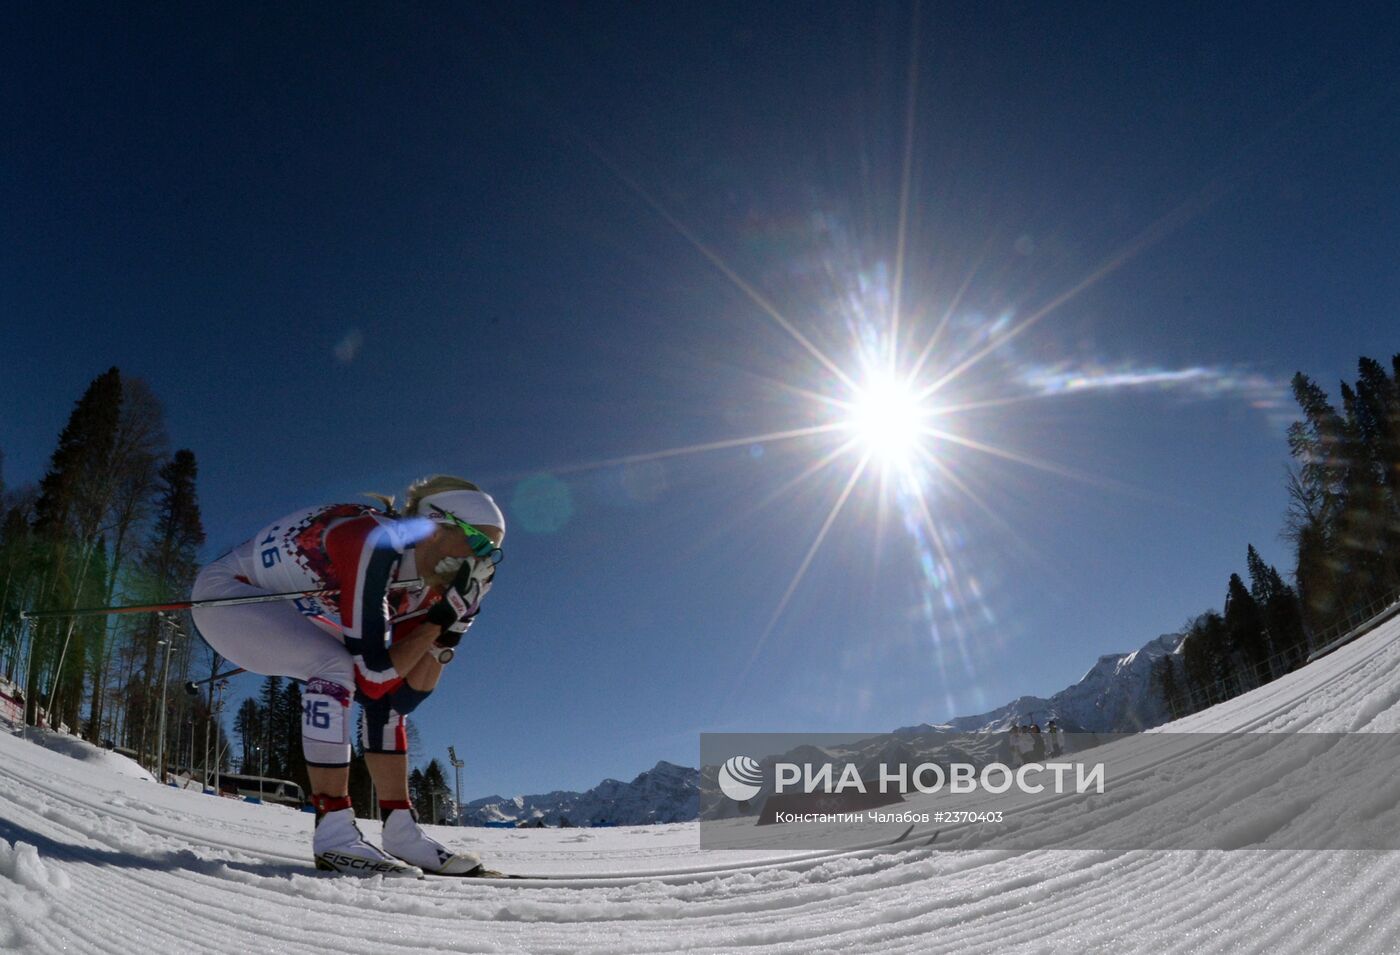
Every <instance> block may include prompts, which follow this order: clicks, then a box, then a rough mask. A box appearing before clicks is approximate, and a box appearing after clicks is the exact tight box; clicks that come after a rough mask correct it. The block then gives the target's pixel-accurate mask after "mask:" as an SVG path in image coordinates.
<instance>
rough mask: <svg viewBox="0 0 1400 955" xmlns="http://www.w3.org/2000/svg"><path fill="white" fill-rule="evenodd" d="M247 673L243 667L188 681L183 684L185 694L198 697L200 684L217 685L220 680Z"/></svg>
mask: <svg viewBox="0 0 1400 955" xmlns="http://www.w3.org/2000/svg"><path fill="white" fill-rule="evenodd" d="M247 672H248V671H247V670H246V669H245V668H243V667H234V668H233V669H232V670H225V671H224V672H223V673H215V674H214V675H213V676H207V677H205V678H204V679H202V680H189V681H187V682H186V683H185V692H186V693H188V694H189V695H190V696H198V695H199V687H200V686H201V684H204V683H217V682H219V681H220V680H224V679H227V678H228V677H231V676H238V674H240V673H247Z"/></svg>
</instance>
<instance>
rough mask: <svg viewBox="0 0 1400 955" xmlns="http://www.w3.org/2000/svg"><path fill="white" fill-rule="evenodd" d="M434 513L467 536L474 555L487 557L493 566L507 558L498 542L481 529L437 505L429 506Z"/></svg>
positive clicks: (468, 544)
mask: <svg viewBox="0 0 1400 955" xmlns="http://www.w3.org/2000/svg"><path fill="white" fill-rule="evenodd" d="M428 507H429V508H431V509H432V511H433V513H434V514H436V515H437V516H438V517H439V518H441V519H442V521H443V522H444V523H447V524H451V525H452V526H453V527H456V528H458V529H459V530H460V531H461V532H462V533H463V534H465V535H467V546H468V547H470V548H471V549H472V553H473V554H475V555H476V556H478V557H485V558H487V559H489V560H490V561H491V563H493V564H499V563H500V562H501V561H502V559H504V558H505V554H504V553H502V552H501V549H500V548H499V547H497V546H496V542H495V541H493V540H491V538H489V537H487V536H486V535H485V534H483V533H482V532H481V531H480V530H479V529H477V528H476V527H474V526H472V525H471V524H468V523H467V522H466V521H464V520H462V519H461V518H460V517H458V516H457V515H456V514H453V513H452V512H451V511H444V510H443V509H442V508H440V507H438V506H437V505H436V504H429V505H428Z"/></svg>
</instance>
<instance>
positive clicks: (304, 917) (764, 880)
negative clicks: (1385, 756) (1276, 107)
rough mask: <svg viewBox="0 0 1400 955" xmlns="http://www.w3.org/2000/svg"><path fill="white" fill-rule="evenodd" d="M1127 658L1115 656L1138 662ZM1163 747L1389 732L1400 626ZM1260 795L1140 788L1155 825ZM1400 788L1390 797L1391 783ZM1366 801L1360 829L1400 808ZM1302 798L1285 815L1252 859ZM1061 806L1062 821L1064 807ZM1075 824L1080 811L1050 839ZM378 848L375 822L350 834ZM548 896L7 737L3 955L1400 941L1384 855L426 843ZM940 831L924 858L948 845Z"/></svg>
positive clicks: (1276, 787)
mask: <svg viewBox="0 0 1400 955" xmlns="http://www.w3.org/2000/svg"><path fill="white" fill-rule="evenodd" d="M1130 665H1131V663H1130ZM1166 729H1167V730H1168V731H1173V732H1174V731H1178V730H1179V731H1191V732H1225V731H1238V730H1248V731H1253V732H1290V733H1296V732H1364V733H1380V732H1386V733H1389V732H1395V731H1397V730H1400V620H1391V621H1389V622H1387V623H1386V624H1384V625H1382V626H1381V627H1380V628H1378V629H1377V630H1376V631H1374V632H1373V633H1371V634H1369V635H1367V636H1364V637H1362V638H1361V639H1359V640H1357V641H1355V642H1354V643H1351V644H1348V645H1347V646H1345V647H1342V648H1341V649H1339V650H1337V651H1336V652H1335V653H1333V654H1331V655H1329V656H1327V657H1324V658H1323V659H1321V660H1319V661H1317V662H1316V663H1313V664H1310V665H1309V666H1307V667H1304V668H1303V669H1301V670H1298V671H1295V672H1294V673H1291V674H1289V675H1288V676H1286V677H1284V678H1283V679H1281V680H1278V681H1275V682H1274V683H1271V684H1268V685H1266V686H1264V687H1261V688H1259V689H1258V690H1255V691H1253V692H1252V693H1249V694H1246V695H1245V696H1241V697H1239V698H1237V699H1235V700H1231V701H1229V702H1228V703H1225V704H1222V705H1220V706H1217V707H1214V708H1212V709H1210V710H1207V711H1204V712H1201V713H1198V714H1195V715H1193V716H1191V717H1188V718H1187V719H1185V720H1181V721H1179V722H1177V723H1175V724H1172V725H1171V726H1169V727H1167V728H1166ZM1273 769H1274V771H1273V772H1272V773H1271V774H1269V775H1268V776H1267V777H1263V776H1261V778H1260V779H1259V781H1258V784H1257V787H1256V788H1255V789H1254V790H1253V791H1231V792H1223V791H1222V792H1213V793H1205V794H1203V793H1201V792H1199V791H1197V790H1195V789H1192V790H1191V791H1188V792H1185V793H1171V792H1161V793H1147V794H1143V795H1142V798H1150V799H1156V800H1158V801H1159V803H1160V805H1161V811H1162V812H1163V813H1164V814H1166V813H1172V812H1181V811H1185V810H1186V809H1187V804H1188V803H1189V808H1190V810H1191V811H1194V812H1200V811H1202V809H1201V807H1202V806H1204V805H1206V804H1207V802H1208V800H1209V799H1210V798H1216V799H1251V798H1253V799H1264V800H1267V798H1268V797H1269V795H1270V793H1272V792H1280V791H1282V787H1284V786H1286V784H1287V783H1288V781H1289V779H1290V778H1294V777H1295V775H1297V776H1298V778H1301V776H1302V775H1306V774H1308V773H1311V772H1315V771H1316V767H1312V766H1310V765H1308V764H1306V763H1301V762H1300V763H1296V764H1294V763H1289V764H1281V765H1277V766H1275V767H1273ZM1392 788H1393V787H1392ZM1397 798H1400V794H1398V793H1396V792H1385V793H1380V794H1378V796H1377V801H1376V804H1375V805H1373V806H1358V807H1354V808H1355V810H1356V812H1357V813H1359V814H1360V815H1361V816H1365V815H1366V814H1368V813H1379V812H1381V811H1383V810H1385V809H1387V807H1388V806H1393V805H1394V803H1395V801H1396V799H1397ZM1291 811H1292V807H1289V806H1288V805H1286V803H1277V804H1276V805H1275V808H1274V810H1273V811H1272V813H1271V814H1261V815H1260V817H1259V818H1258V821H1257V825H1256V826H1255V827H1254V829H1253V831H1243V830H1242V831H1238V832H1234V833H1232V837H1233V838H1234V839H1235V841H1236V842H1237V843H1238V844H1239V845H1242V846H1245V845H1257V844H1258V843H1259V842H1260V841H1261V839H1264V838H1267V836H1268V833H1269V832H1270V831H1271V830H1273V829H1276V828H1277V827H1278V826H1279V825H1281V824H1286V822H1287V819H1288V818H1289V815H1290V812H1291ZM1066 815H1072V814H1066ZM1065 824H1066V825H1071V824H1073V819H1070V820H1069V821H1068V822H1066V823H1065ZM363 828H364V829H365V831H366V834H367V835H369V836H370V837H371V838H376V837H377V836H378V827H377V825H375V824H373V823H366V824H365V825H364V827H363ZM435 835H437V836H438V837H439V838H440V839H442V840H443V841H445V842H447V843H449V844H453V845H461V846H466V847H470V848H472V849H474V850H476V851H478V852H480V853H482V855H483V856H484V857H485V858H486V859H487V860H488V861H489V862H490V863H491V864H492V865H494V866H496V867H498V868H501V869H503V870H506V871H511V872H519V873H526V874H546V873H549V874H559V875H572V876H573V878H572V879H570V880H565V881H559V882H540V881H533V882H532V881H528V880H524V881H520V882H516V883H488V882H480V881H473V882H453V881H449V880H425V881H421V882H414V881H397V880H396V881H381V880H379V879H372V880H365V881H361V880H355V879H346V878H340V877H335V876H328V875H323V874H319V873H316V872H315V871H314V870H313V869H312V868H311V865H310V858H309V853H310V817H309V816H307V815H306V814H303V813H298V812H295V811H292V810H288V809H285V808H282V807H278V806H271V805H262V806H257V805H250V804H247V803H241V802H236V801H233V800H226V799H219V798H216V797H213V796H206V795H203V794H200V793H198V792H192V791H185V790H177V789H174V788H170V787H161V786H157V785H155V784H154V783H152V782H149V781H143V780H140V779H137V778H134V777H132V776H130V775H123V774H122V773H121V772H119V771H117V770H115V769H114V768H113V766H112V765H109V764H108V763H107V762H105V761H102V760H88V759H74V758H71V757H70V756H68V755H65V754H63V753H61V752H56V751H54V750H52V749H47V748H44V747H42V746H37V745H34V744H33V743H31V742H28V741H25V740H21V739H20V738H18V737H15V736H9V735H4V734H0V946H8V947H11V948H17V949H20V950H23V951H34V952H51V951H80V952H90V951H99V952H101V951H128V950H136V951H177V950H185V949H200V950H208V951H216V952H246V951H278V952H325V951H327V950H332V951H334V950H367V951H374V952H376V953H379V952H384V953H393V952H410V951H414V952H417V951H423V950H433V951H460V952H546V953H548V952H557V953H574V952H610V953H611V952H624V953H625V952H676V951H686V952H714V953H718V952H736V951H745V952H837V951H842V952H845V951H859V952H865V951H871V952H874V951H878V952H911V953H913V952H920V953H922V952H929V951H948V952H988V953H991V952H996V953H1006V952H1012V953H1053V952H1104V951H1112V952H1153V953H1157V952H1167V953H1185V952H1193V953H1194V952H1247V953H1256V952H1257V953H1261V955H1262V953H1274V952H1319V951H1328V952H1349V953H1358V955H1360V953H1380V952H1395V951H1397V950H1400V853H1397V852H1385V851H1374V850H1365V849H1354V850H1353V849H1349V850H1334V851H1310V850H1270V851H1258V850H1250V851H1206V850H1171V851H1167V850H1133V851H1121V850H1115V851H1106V850H1095V851H1090V850H1079V851H1063V850H1061V851H1038V852H1023V853H1013V852H1007V851H991V850H980V849H968V850H958V851H946V852H938V851H933V850H929V849H919V848H910V849H903V850H893V849H890V850H885V851H872V852H855V853H822V852H801V853H794V852H787V853H780V852H769V851H758V850H751V851H747V852H704V851H702V850H700V849H699V848H698V834H697V830H696V826H695V824H694V823H682V824H673V825H659V826H637V827H623V828H614V829H562V830H561V829H526V830H497V829H478V828H466V829H450V828H439V829H436V830H435ZM942 841H943V840H942V837H940V843H941V842H942Z"/></svg>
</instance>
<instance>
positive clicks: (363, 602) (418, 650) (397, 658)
mask: <svg viewBox="0 0 1400 955" xmlns="http://www.w3.org/2000/svg"><path fill="white" fill-rule="evenodd" d="M326 553H327V555H328V556H329V557H330V558H331V561H332V562H333V563H334V564H335V567H336V570H337V576H338V577H339V579H340V622H341V627H342V629H343V631H344V634H345V648H346V649H347V650H349V651H350V655H351V656H352V657H354V660H355V686H356V689H357V690H358V691H359V693H360V694H361V695H362V696H363V697H365V698H367V699H371V700H377V699H380V698H381V697H384V696H386V695H388V694H390V693H392V692H394V691H395V690H396V689H398V687H399V686H401V685H402V684H403V674H404V672H406V670H408V669H411V668H412V666H413V664H414V663H416V662H417V661H418V658H419V657H421V656H422V655H423V653H424V652H426V650H427V648H428V645H429V644H430V643H431V642H432V634H431V633H428V634H426V635H424V634H423V633H421V631H423V630H432V629H435V628H427V627H420V628H419V629H418V630H416V631H415V632H414V633H412V634H410V635H409V637H408V638H407V639H405V640H404V641H402V643H401V645H397V646H393V647H391V646H390V642H391V635H392V626H391V624H390V619H389V604H388V599H387V598H388V592H389V579H390V576H391V575H392V573H393V570H394V566H395V565H396V564H397V563H398V561H399V558H400V557H401V556H402V550H401V549H400V547H399V546H398V544H397V542H396V541H395V538H394V535H393V534H391V533H390V531H389V529H388V528H387V527H385V526H384V525H383V524H381V523H380V522H379V521H377V520H375V519H374V518H373V517H370V516H365V517H361V518H355V519H353V520H348V521H344V522H343V523H340V524H337V525H335V526H334V527H332V528H331V529H330V530H329V531H328V532H327V533H326Z"/></svg>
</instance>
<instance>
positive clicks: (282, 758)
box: [278, 680, 311, 792]
mask: <svg viewBox="0 0 1400 955" xmlns="http://www.w3.org/2000/svg"><path fill="white" fill-rule="evenodd" d="M278 738H279V739H281V740H282V741H283V745H282V749H281V752H280V753H279V754H278V761H279V764H280V766H281V768H282V776H281V778H283V779H290V780H291V781H292V782H294V783H297V784H298V785H300V786H301V788H302V790H303V791H305V792H310V791H311V778H310V776H309V775H308V774H307V771H306V755H305V754H304V753H303V752H302V748H301V683H300V682H299V681H297V680H288V681H287V686H286V688H285V689H284V690H283V691H282V729H281V735H280V736H279V737H278Z"/></svg>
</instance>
